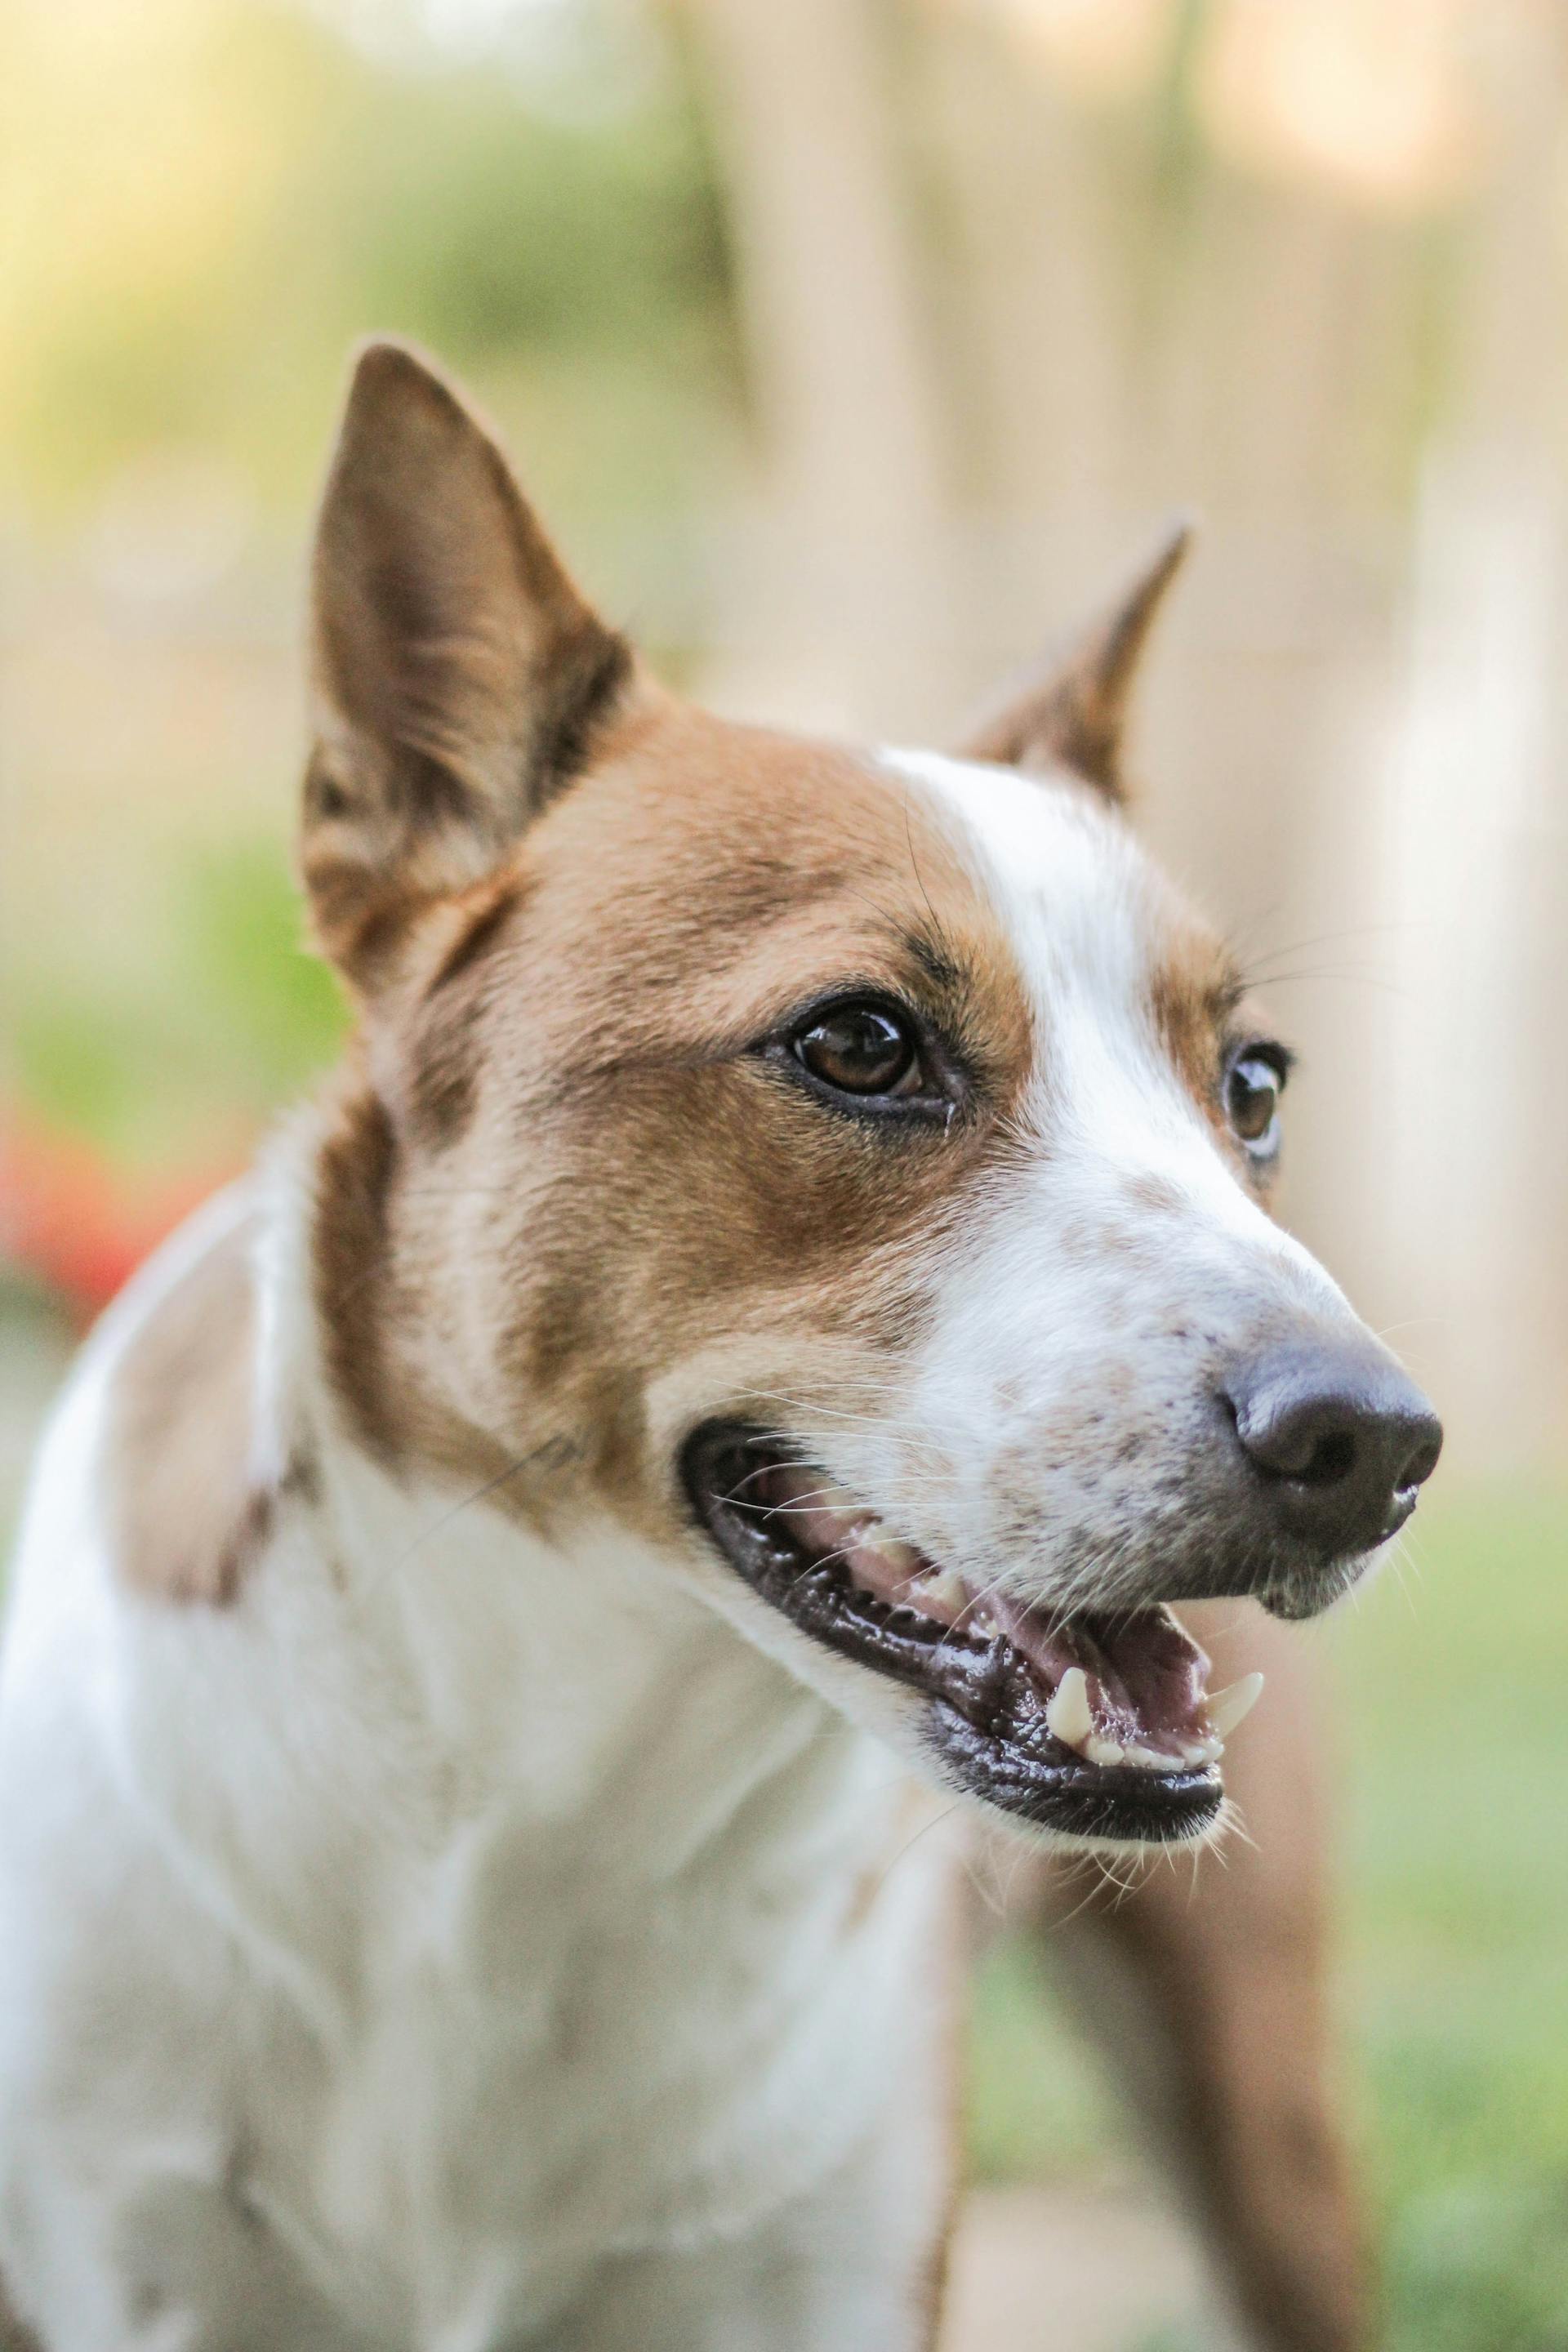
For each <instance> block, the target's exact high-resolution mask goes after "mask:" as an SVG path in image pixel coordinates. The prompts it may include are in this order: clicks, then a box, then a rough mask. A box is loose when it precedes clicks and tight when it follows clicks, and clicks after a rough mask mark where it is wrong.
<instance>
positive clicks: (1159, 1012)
mask: <svg viewBox="0 0 1568 2352" xmlns="http://www.w3.org/2000/svg"><path fill="white" fill-rule="evenodd" d="M1242 996H1243V991H1242V986H1241V982H1240V980H1239V979H1238V977H1237V971H1236V967H1235V965H1234V964H1233V963H1232V961H1231V960H1230V958H1229V956H1228V955H1227V954H1226V951H1225V950H1224V949H1223V948H1222V947H1221V945H1220V943H1219V941H1218V940H1215V937H1214V936H1213V934H1212V933H1211V932H1209V931H1207V930H1205V929H1203V928H1202V927H1201V926H1200V925H1199V924H1197V923H1194V922H1191V921H1187V922H1184V923H1182V924H1179V925H1178V926H1176V927H1175V928H1173V931H1172V934H1171V937H1170V939H1169V940H1168V942H1167V944H1166V947H1165V951H1164V953H1163V955H1162V956H1161V958H1160V960H1159V961H1158V963H1157V964H1156V965H1155V967H1154V971H1153V973H1152V977H1151V980H1150V984H1149V999H1150V1005H1151V1009H1152V1013H1153V1017H1154V1026H1155V1029H1156V1030H1157V1031H1158V1033H1159V1036H1160V1040H1161V1043H1162V1044H1163V1046H1164V1048H1165V1051H1166V1052H1167V1053H1168V1054H1169V1055H1170V1057H1171V1059H1172V1061H1173V1063H1174V1064H1175V1066H1176V1071H1177V1075H1178V1076H1180V1078H1181V1081H1182V1084H1183V1085H1184V1087H1186V1090H1187V1092H1188V1093H1189V1094H1190V1095H1191V1097H1192V1098H1193V1100H1194V1102H1195V1103H1196V1104H1197V1106H1198V1108H1199V1109H1200V1110H1201V1111H1202V1112H1203V1115H1204V1117H1205V1118H1206V1119H1207V1120H1208V1122H1209V1124H1210V1126H1211V1127H1212V1128H1213V1129H1214V1130H1215V1135H1216V1136H1217V1137H1218V1138H1219V1139H1220V1141H1221V1142H1222V1143H1223V1144H1224V1146H1225V1148H1226V1151H1227V1152H1228V1153H1229V1154H1230V1156H1231V1157H1232V1159H1233V1160H1236V1162H1237V1167H1238V1169H1239V1170H1240V1171H1241V1173H1242V1174H1243V1175H1244V1177H1245V1178H1246V1179H1247V1181H1248V1182H1256V1181H1258V1170H1257V1168H1256V1167H1255V1166H1254V1164H1253V1163H1252V1161H1251V1160H1249V1158H1248V1156H1247V1153H1246V1152H1245V1151H1244V1150H1242V1149H1241V1147H1240V1146H1239V1145H1238V1144H1237V1139H1236V1137H1235V1136H1234V1135H1233V1133H1232V1132H1231V1128H1230V1122H1229V1120H1228V1119H1227V1118H1226V1111H1225V1102H1224V1075H1225V1058H1226V1045H1227V1044H1228V1043H1229V1042H1230V1040H1231V1037H1232V1035H1233V1033H1234V1031H1235V1028H1236V1024H1237V1013H1238V1009H1239V1007H1240V1005H1241V1003H1242Z"/></svg>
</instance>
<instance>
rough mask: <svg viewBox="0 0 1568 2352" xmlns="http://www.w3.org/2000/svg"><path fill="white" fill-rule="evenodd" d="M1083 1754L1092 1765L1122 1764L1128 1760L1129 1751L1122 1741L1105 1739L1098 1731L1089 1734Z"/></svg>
mask: <svg viewBox="0 0 1568 2352" xmlns="http://www.w3.org/2000/svg"><path fill="white" fill-rule="evenodd" d="M1083 1752H1084V1754H1085V1755H1086V1756H1087V1757H1088V1759H1089V1762H1090V1763H1091V1764H1122V1763H1125V1762H1126V1760H1127V1750H1126V1749H1125V1748H1123V1747H1122V1746H1121V1743H1120V1741H1118V1740H1115V1739H1106V1738H1102V1737H1101V1735H1100V1733H1099V1732H1098V1731H1091V1732H1090V1733H1089V1738H1087V1739H1086V1740H1085V1741H1084V1744H1083Z"/></svg>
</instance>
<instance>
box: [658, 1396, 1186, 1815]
mask: <svg viewBox="0 0 1568 2352" xmlns="http://www.w3.org/2000/svg"><path fill="white" fill-rule="evenodd" d="M802 1458H803V1457H802V1455H801V1454H799V1452H798V1450H797V1449H795V1448H794V1447H793V1446H792V1445H791V1444H789V1442H788V1440H786V1439H785V1438H783V1437H781V1436H780V1435H778V1434H777V1433H775V1432H773V1431H772V1430H768V1429H764V1428H763V1427H762V1426H761V1425H760V1424H758V1423H753V1422H749V1421H740V1420H723V1421H710V1422H706V1423H703V1424H702V1425H701V1426H700V1428H698V1429H697V1430H696V1431H694V1432H693V1433H692V1434H691V1436H690V1437H689V1439H688V1440H687V1442H686V1444H685V1446H684V1447H683V1449H682V1452H681V1457H680V1468H681V1475H682V1479H683V1482H684V1485H685V1487H686V1491H687V1495H688V1496H689V1500H690V1503H691V1507H692V1509H693V1511H694V1513H695V1515H696V1517H697V1520H698V1522H699V1524H700V1526H701V1527H702V1528H703V1529H704V1531H705V1532H706V1533H707V1535H708V1536H709V1538H710V1540H711V1541H712V1542H713V1543H714V1545H715V1546H716V1547H717V1549H719V1550H720V1551H721V1553H722V1555H723V1556H724V1558H725V1559H727V1560H728V1561H729V1563H730V1565H731V1567H732V1568H733V1569H735V1570H737V1572H738V1573H739V1574H740V1575H741V1576H742V1578H743V1579H744V1580H745V1582H746V1583H747V1584H748V1585H749V1586H750V1587H751V1588H752V1591H754V1592H756V1593H758V1594H759V1595H760V1596H761V1598H762V1599H763V1600H764V1601H768V1602H770V1603H771V1605H772V1606H773V1608H775V1609H777V1610H778V1611H779V1612H781V1614H782V1615H784V1617H786V1618H787V1619H788V1620H789V1621H790V1622H791V1623H792V1624H794V1625H796V1626H798V1627H799V1628H800V1629H801V1631H802V1632H804V1633H809V1634H810V1635H811V1636H812V1637H813V1639H814V1640H816V1641H818V1642H820V1643H823V1645H824V1646H825V1647H826V1648H827V1649H829V1650H832V1651H834V1652H836V1653H837V1654H838V1655H839V1656H841V1657H848V1658H851V1659H853V1660H854V1661H855V1662H856V1663H857V1664H861V1665H865V1666H868V1667H869V1668H870V1669H871V1670H872V1671H873V1672H875V1673H878V1674H881V1675H886V1676H888V1677H889V1679H891V1680H893V1681H896V1682H900V1683H902V1684H904V1685H905V1686H906V1687H908V1688H910V1689H913V1690H916V1691H918V1692H919V1693H920V1694H921V1696H922V1697H924V1698H926V1699H927V1700H928V1701H929V1702H930V1704H931V1724H930V1727H929V1732H928V1738H929V1739H930V1743H931V1748H932V1751H933V1753H934V1755H935V1757H936V1759H937V1760H938V1762H939V1764H940V1765H941V1767H942V1770H943V1773H944V1775H945V1777H946V1778H947V1779H949V1780H952V1781H953V1782H954V1783H955V1784H956V1785H957V1786H958V1787H960V1788H961V1789H962V1790H963V1791H964V1792H965V1793H966V1794H967V1795H970V1796H973V1797H977V1798H980V1799H982V1800H983V1801H985V1802H986V1803H989V1804H993V1805H995V1806H997V1807H998V1808H1000V1810H1001V1811H1004V1812H1008V1813H1012V1814H1015V1815H1017V1816H1019V1817H1021V1818H1022V1819H1023V1820H1025V1821H1026V1822H1032V1823H1034V1824H1035V1825H1037V1827H1041V1828H1046V1829H1049V1830H1052V1831H1054V1832H1057V1833H1058V1834H1059V1835H1064V1836H1071V1837H1078V1838H1087V1839H1096V1840H1115V1841H1118V1842H1121V1843H1156V1844H1159V1843H1174V1842H1179V1841H1184V1840H1186V1839H1190V1838H1194V1837H1198V1836H1201V1835H1202V1834H1203V1833H1204V1832H1205V1830H1207V1829H1209V1828H1210V1827H1212V1825H1213V1823H1214V1822H1215V1820H1216V1819H1217V1817H1218V1814H1219V1810H1220V1806H1221V1804H1222V1802H1223V1801H1224V1788H1223V1784H1222V1782H1221V1780H1220V1776H1219V1774H1218V1772H1217V1771H1215V1769H1213V1768H1212V1767H1209V1768H1205V1769H1200V1770H1196V1771H1191V1772H1180V1773H1170V1774H1163V1773H1154V1772H1150V1771H1144V1770H1140V1769H1136V1768H1135V1767H1131V1766H1118V1765H1100V1764H1090V1763H1089V1762H1087V1761H1086V1760H1085V1759H1084V1758H1082V1757H1080V1756H1079V1755H1077V1754H1075V1752H1074V1751H1073V1750H1072V1749H1071V1748H1065V1747H1063V1746H1062V1744H1061V1743H1060V1742H1059V1741H1058V1740H1057V1739H1055V1738H1053V1737H1052V1735H1051V1733H1050V1732H1049V1730H1048V1729H1047V1726H1046V1719H1045V1709H1044V1707H1043V1706H1042V1705H1041V1703H1040V1700H1039V1696H1038V1692H1037V1687H1036V1685H1035V1682H1034V1680H1033V1677H1032V1676H1031V1675H1030V1673H1029V1670H1028V1667H1027V1665H1026V1662H1025V1660H1024V1659H1023V1657H1022V1656H1021V1654H1019V1652H1018V1651H1017V1650H1016V1649H1015V1648H1014V1646H1013V1644H1012V1643H1010V1642H1008V1641H1007V1640H1006V1638H1005V1636H1004V1635H1001V1634H982V1633H963V1632H960V1631H957V1630H955V1629H953V1628H952V1627H941V1628H938V1627H936V1626H934V1625H933V1624H932V1622H931V1620H929V1619H922V1618H921V1617H919V1616H918V1615H916V1614H915V1613H914V1612H905V1611H892V1610H889V1609H888V1608H886V1607H885V1606H884V1604H882V1603H879V1602H877V1601H872V1600H871V1599H870V1597H869V1596H868V1595H866V1594H861V1593H858V1591H857V1588H856V1587H855V1586H854V1584H853V1583H852V1582H851V1580H850V1579H849V1577H848V1575H847V1572H846V1571H845V1570H843V1569H842V1568H841V1567H839V1566H838V1565H837V1562H834V1561H831V1560H819V1561H816V1562H813V1561H812V1560H811V1559H810V1558H809V1556H803V1554H802V1553H801V1551H800V1549H799V1548H798V1547H797V1546H795V1545H793V1544H791V1543H790V1542H789V1540H788V1538H787V1537H786V1536H784V1534H783V1533H782V1532H781V1531H780V1530H779V1529H778V1528H776V1527H774V1526H771V1525H770V1523H769V1522H768V1521H767V1520H766V1518H765V1517H763V1515H761V1514H757V1515H748V1513H747V1511H746V1509H745V1507H744V1504H743V1502H738V1501H737V1500H736V1499H735V1497H736V1495H737V1490H738V1488H739V1487H740V1486H741V1485H742V1482H743V1481H744V1479H745V1478H746V1476H747V1475H748V1474H749V1473H751V1472H753V1471H755V1470H756V1469H758V1468H760V1467H762V1466H763V1465H765V1464H768V1463H777V1462H786V1461H790V1462H793V1461H799V1460H801V1459H802ZM902 1619H907V1621H908V1622H899V1621H900V1620H902Z"/></svg>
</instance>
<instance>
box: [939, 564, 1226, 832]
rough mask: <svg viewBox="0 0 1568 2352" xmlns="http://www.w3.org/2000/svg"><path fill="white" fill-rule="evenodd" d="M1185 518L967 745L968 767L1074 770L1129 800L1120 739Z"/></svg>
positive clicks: (1171, 576) (1174, 569)
mask: <svg viewBox="0 0 1568 2352" xmlns="http://www.w3.org/2000/svg"><path fill="white" fill-rule="evenodd" d="M1192 536H1193V526H1192V523H1191V521H1190V520H1188V519H1187V518H1186V517H1183V518H1182V520H1180V521H1178V522H1175V523H1173V524H1172V526H1171V527H1170V529H1169V530H1167V531H1166V532H1165V534H1164V536H1163V538H1162V539H1161V541H1160V544H1159V546H1158V548H1157V549H1156V550H1155V551H1154V552H1153V554H1152V556H1150V557H1149V558H1148V560H1147V561H1146V562H1144V563H1143V564H1142V565H1141V566H1140V568H1139V570H1138V572H1137V573H1136V574H1135V576H1134V577H1133V579H1132V580H1131V582H1130V583H1129V584H1128V586H1127V587H1126V588H1125V589H1124V590H1123V591H1122V593H1121V595H1120V596H1119V597H1118V598H1117V599H1116V600H1115V602H1114V603H1113V604H1111V606H1110V610H1109V611H1108V612H1105V613H1102V614H1100V616H1099V617H1098V619H1096V620H1095V621H1094V622H1093V623H1092V624H1091V625H1090V626H1089V628H1088V629H1086V630H1085V631H1084V632H1083V633H1082V635H1080V636H1079V638H1078V640H1077V642H1076V643H1075V644H1074V645H1072V646H1071V647H1070V648H1069V650H1068V653H1067V654H1066V656H1058V659H1057V660H1056V661H1055V662H1054V663H1052V664H1051V666H1050V667H1048V668H1047V670H1046V671H1045V672H1044V673H1043V674H1042V675H1041V676H1039V677H1037V678H1035V679H1034V680H1033V682H1032V683H1029V684H1026V685H1025V686H1023V687H1015V688H1014V689H1013V691H1012V692H1011V693H1010V694H1009V695H1008V696H1007V697H1006V698H1005V699H1004V701H1003V702H1002V704H1001V705H1000V707H999V708H998V709H996V710H995V711H994V713H993V714H992V715H991V717H990V718H989V719H986V720H984V722H983V724H982V725H981V726H980V727H978V728H977V729H976V730H974V732H973V735H972V736H971V737H970V740H968V741H967V742H966V743H965V744H964V745H963V756H964V758H965V759H969V760H994V761H998V762H1000V764H1001V765H1003V766H1004V767H1009V768H1031V769H1037V770H1041V771H1043V770H1045V769H1047V768H1052V767H1065V768H1070V769H1071V770H1072V771H1073V772H1074V773H1075V774H1076V775H1079V776H1082V777H1083V778H1084V779H1085V780H1086V782H1089V783H1091V784H1093V785H1094V786H1095V787H1096V788H1097V790H1099V791H1100V792H1102V793H1105V795H1106V796H1107V798H1108V799H1110V800H1113V801H1117V802H1120V801H1121V800H1122V798H1123V797H1124V788H1123V782H1122V774H1121V739H1122V735H1123V732H1124V730H1125V728H1126V723H1127V713H1128V709H1129V707H1130V705H1131V696H1132V686H1133V681H1134V679H1135V678H1136V677H1137V674H1138V667H1139V663H1140V661H1141V659H1142V653H1143V648H1144V646H1145V644H1146V643H1147V641H1148V636H1149V632H1150V629H1151V628H1152V625H1153V621H1154V616H1155V614H1156V613H1157V612H1158V611H1159V609H1160V606H1161V604H1162V603H1163V599H1164V594H1165V591H1166V589H1167V588H1168V587H1169V586H1170V584H1171V582H1172V581H1173V579H1174V578H1175V575H1176V572H1178V570H1179V569H1180V567H1181V562H1182V558H1183V557H1184V555H1185V553H1186V551H1187V549H1188V547H1189V545H1190V544H1191V541H1192Z"/></svg>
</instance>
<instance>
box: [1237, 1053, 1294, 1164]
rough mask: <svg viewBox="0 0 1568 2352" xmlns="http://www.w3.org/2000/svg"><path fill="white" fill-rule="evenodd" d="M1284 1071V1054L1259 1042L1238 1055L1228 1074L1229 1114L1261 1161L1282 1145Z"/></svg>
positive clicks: (1249, 1148)
mask: <svg viewBox="0 0 1568 2352" xmlns="http://www.w3.org/2000/svg"><path fill="white" fill-rule="evenodd" d="M1285 1073H1286V1063H1285V1056H1284V1055H1283V1053H1282V1052H1280V1051H1279V1050H1278V1049H1277V1048H1274V1047H1268V1048H1264V1047H1262V1046H1258V1045H1253V1046H1249V1047H1248V1048H1247V1051H1246V1052H1245V1053H1243V1054H1240V1055H1237V1059H1236V1060H1235V1061H1234V1062H1233V1063H1232V1064H1231V1066H1230V1068H1229V1069H1228V1071H1227V1072H1226V1081H1225V1108H1226V1118H1228V1119H1229V1121H1230V1124H1231V1127H1232V1129H1233V1130H1234V1132H1235V1133H1236V1134H1237V1136H1238V1137H1239V1138H1240V1139H1241V1141H1242V1142H1243V1143H1245V1144H1246V1146H1247V1150H1249V1151H1250V1152H1252V1153H1253V1154H1254V1155H1255V1157H1257V1158H1258V1159H1260V1160H1266V1159H1268V1157H1269V1156H1270V1154H1271V1153H1272V1152H1273V1151H1275V1150H1277V1149H1278V1146H1279V1097H1280V1096H1281V1095H1282V1094H1283V1093H1284V1091H1285Z"/></svg>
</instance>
